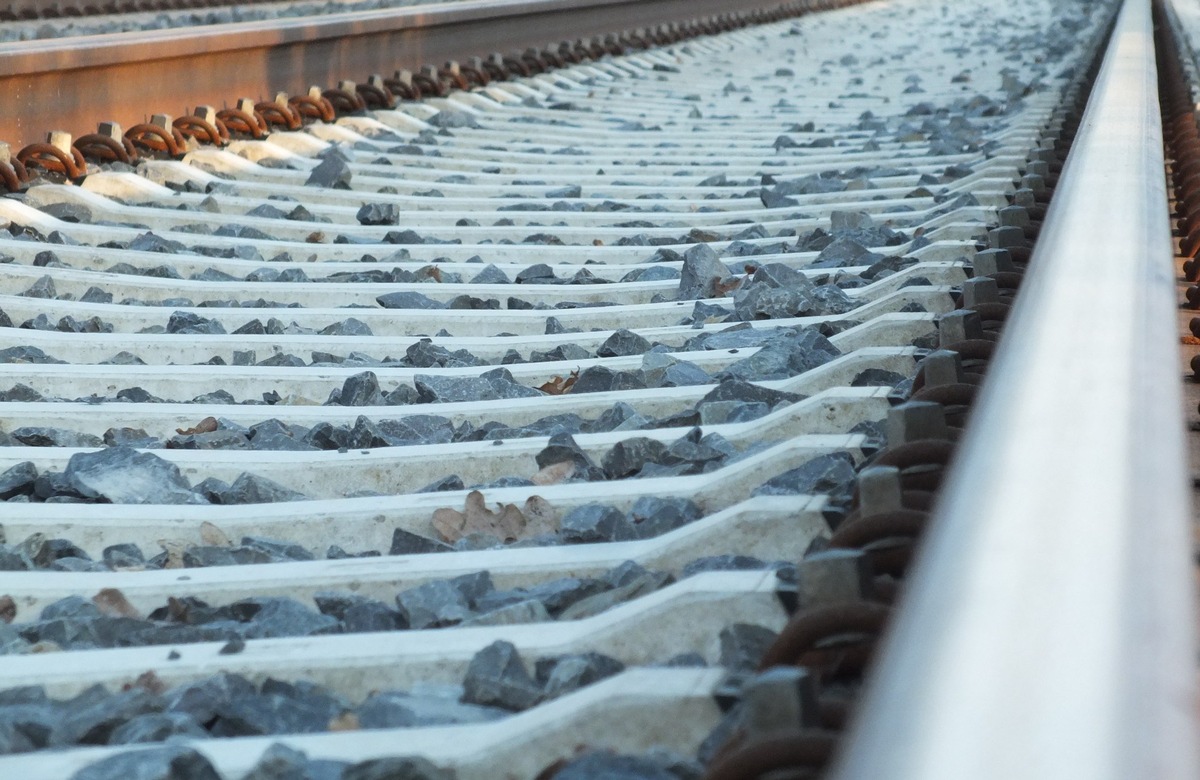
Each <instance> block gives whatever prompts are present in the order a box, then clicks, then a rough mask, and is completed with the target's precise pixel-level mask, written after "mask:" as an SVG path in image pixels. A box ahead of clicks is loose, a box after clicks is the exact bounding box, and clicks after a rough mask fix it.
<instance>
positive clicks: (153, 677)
mask: <svg viewBox="0 0 1200 780" xmlns="http://www.w3.org/2000/svg"><path fill="white" fill-rule="evenodd" d="M121 687H122V689H124V690H126V691H128V690H132V689H134V688H141V689H142V690H144V691H149V692H150V693H163V692H164V691H166V690H167V684H166V683H165V682H163V681H162V680H160V679H159V678H158V675H157V674H155V673H154V672H142V673H141V674H139V675H138V677H137V679H136V680H134V681H133V682H132V683H126V684H125V685H123V686H121Z"/></svg>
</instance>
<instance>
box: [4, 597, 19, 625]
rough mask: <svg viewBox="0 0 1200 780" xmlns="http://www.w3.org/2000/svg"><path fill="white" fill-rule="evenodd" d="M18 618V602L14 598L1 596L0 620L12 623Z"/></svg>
mask: <svg viewBox="0 0 1200 780" xmlns="http://www.w3.org/2000/svg"><path fill="white" fill-rule="evenodd" d="M16 617H17V602H15V601H13V597H12V596H8V595H4V596H0V620H3V621H4V622H5V623H11V622H13V620H14V619H15V618H16Z"/></svg>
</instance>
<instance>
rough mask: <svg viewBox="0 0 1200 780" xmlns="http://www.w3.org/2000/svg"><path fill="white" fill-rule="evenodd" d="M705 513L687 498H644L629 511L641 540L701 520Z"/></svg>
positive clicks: (630, 518) (631, 520)
mask: <svg viewBox="0 0 1200 780" xmlns="http://www.w3.org/2000/svg"><path fill="white" fill-rule="evenodd" d="M702 516H703V512H702V511H701V509H700V507H699V506H697V505H696V503H695V502H694V501H692V500H690V499H687V498H662V497H659V496H642V497H641V498H639V499H638V500H637V501H635V502H634V504H633V507H632V508H631V509H630V510H629V522H630V524H631V525H632V526H633V530H634V533H635V534H636V535H637V538H639V539H650V538H653V537H655V536H659V535H661V534H665V533H667V532H669V531H673V530H675V529H676V528H679V527H681V526H684V525H687V524H688V523H691V522H693V521H695V520H699V519H700V518H701V517H702Z"/></svg>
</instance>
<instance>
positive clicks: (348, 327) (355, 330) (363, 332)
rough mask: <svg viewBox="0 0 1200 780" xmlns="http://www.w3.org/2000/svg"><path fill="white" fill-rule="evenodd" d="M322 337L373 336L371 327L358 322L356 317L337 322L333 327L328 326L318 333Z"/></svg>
mask: <svg viewBox="0 0 1200 780" xmlns="http://www.w3.org/2000/svg"><path fill="white" fill-rule="evenodd" d="M318 333H319V334H320V335H322V336H373V335H375V334H374V333H373V332H372V331H371V327H370V326H369V325H367V323H365V322H363V321H362V320H357V319H355V318H354V317H347V318H346V319H344V320H341V321H340V322H335V323H333V324H332V325H326V326H325V327H324V328H321V330H319V331H318Z"/></svg>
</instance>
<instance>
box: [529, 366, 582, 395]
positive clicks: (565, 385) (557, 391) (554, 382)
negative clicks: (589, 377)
mask: <svg viewBox="0 0 1200 780" xmlns="http://www.w3.org/2000/svg"><path fill="white" fill-rule="evenodd" d="M577 379H579V370H578V369H576V370H575V371H572V372H571V373H570V375H568V376H566V377H561V376H555V377H553V378H552V379H551V380H550V381H549V382H546V383H545V384H543V385H540V386H539V387H538V390H541V391H542V392H543V393H545V394H547V395H562V394H563V393H568V392H570V391H571V388H572V387H574V386H575V380H577Z"/></svg>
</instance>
